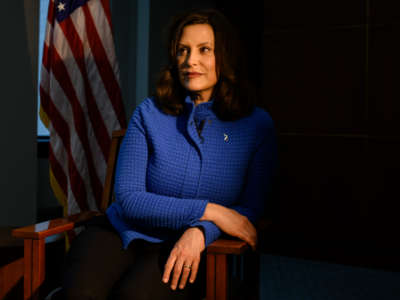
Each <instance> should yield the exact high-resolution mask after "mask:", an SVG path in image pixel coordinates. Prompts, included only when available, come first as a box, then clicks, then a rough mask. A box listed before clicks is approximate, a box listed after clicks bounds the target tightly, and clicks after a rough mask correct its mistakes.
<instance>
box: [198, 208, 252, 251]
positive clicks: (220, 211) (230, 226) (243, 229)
mask: <svg viewBox="0 0 400 300" xmlns="http://www.w3.org/2000/svg"><path fill="white" fill-rule="evenodd" d="M203 220H207V221H212V222H214V223H215V225H217V226H218V228H219V229H221V230H222V231H223V232H225V233H227V234H229V235H231V236H234V237H237V238H239V239H241V240H243V241H245V242H246V243H248V244H249V245H250V246H251V247H252V248H253V250H255V249H256V246H257V230H256V228H255V227H254V225H253V224H252V223H251V222H250V221H249V219H248V218H247V217H246V216H243V215H242V214H240V213H238V212H237V211H236V210H233V209H231V208H228V207H225V206H222V205H219V204H215V203H208V204H207V206H206V209H205V212H204V215H203V216H202V217H201V218H200V221H203Z"/></svg>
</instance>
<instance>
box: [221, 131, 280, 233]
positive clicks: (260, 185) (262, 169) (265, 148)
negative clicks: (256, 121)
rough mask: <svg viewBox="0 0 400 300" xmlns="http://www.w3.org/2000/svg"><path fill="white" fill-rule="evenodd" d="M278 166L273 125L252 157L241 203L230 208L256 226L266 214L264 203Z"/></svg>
mask: <svg viewBox="0 0 400 300" xmlns="http://www.w3.org/2000/svg"><path fill="white" fill-rule="evenodd" d="M277 166H278V155H277V144H276V134H275V130H274V127H273V125H272V126H270V127H269V128H267V129H266V135H265V137H264V139H263V141H262V142H261V144H260V145H259V146H258V147H257V149H256V151H255V153H254V155H253V157H252V160H251V162H250V165H249V169H248V173H247V179H246V183H245V186H244V190H243V192H242V194H241V197H240V200H239V202H238V203H237V204H235V205H232V206H230V207H229V208H232V209H234V210H236V211H237V212H238V213H240V214H242V215H244V216H246V217H247V218H248V219H249V221H250V222H252V223H253V224H254V225H255V223H256V222H257V220H258V219H259V217H261V215H262V213H263V212H264V208H265V202H264V201H265V200H267V198H268V196H269V195H270V194H271V193H270V190H271V188H272V182H273V177H274V176H275V175H276V172H277Z"/></svg>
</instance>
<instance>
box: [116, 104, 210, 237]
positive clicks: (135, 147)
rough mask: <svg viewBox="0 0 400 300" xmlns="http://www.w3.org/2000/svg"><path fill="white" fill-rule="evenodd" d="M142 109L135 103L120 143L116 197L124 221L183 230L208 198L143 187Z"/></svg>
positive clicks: (200, 213) (144, 144) (146, 148)
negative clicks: (168, 192) (185, 197)
mask: <svg viewBox="0 0 400 300" xmlns="http://www.w3.org/2000/svg"><path fill="white" fill-rule="evenodd" d="M141 120H142V116H141V109H140V107H138V108H137V109H136V110H135V112H134V113H133V116H132V118H131V121H130V122H129V125H128V129H127V131H126V134H125V137H124V139H123V141H122V143H121V147H120V151H119V155H118V160H117V166H116V173H115V188H114V191H115V197H116V202H117V204H118V205H119V206H120V207H121V208H122V214H123V217H124V219H125V220H126V221H128V222H130V223H133V224H136V225H139V226H141V227H145V228H159V229H164V228H165V229H172V230H182V229H185V228H187V227H189V226H191V225H192V224H193V223H194V222H197V221H198V219H200V218H201V217H202V216H203V214H204V210H205V207H206V205H207V203H208V200H202V199H182V198H175V197H168V196H164V195H159V194H154V193H150V192H147V190H146V169H147V161H148V154H149V150H150V149H149V146H148V143H147V140H146V134H145V128H144V126H143V124H142V123H143V122H142V121H141Z"/></svg>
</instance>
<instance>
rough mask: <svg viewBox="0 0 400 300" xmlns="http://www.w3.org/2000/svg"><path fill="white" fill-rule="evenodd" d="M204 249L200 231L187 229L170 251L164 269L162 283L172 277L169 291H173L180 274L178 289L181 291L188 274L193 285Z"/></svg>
mask: <svg viewBox="0 0 400 300" xmlns="http://www.w3.org/2000/svg"><path fill="white" fill-rule="evenodd" d="M204 249H205V239H204V234H203V232H202V230H201V229H200V228H198V227H191V228H189V229H187V230H186V231H185V232H184V233H183V234H182V236H181V238H180V239H179V240H178V241H177V242H176V243H175V246H174V248H173V249H172V250H171V253H170V255H169V257H168V260H167V262H166V264H165V267H164V275H163V279H162V280H163V282H164V283H167V282H168V281H169V278H170V275H172V282H171V289H173V290H175V289H176V287H177V285H178V280H179V277H181V274H182V277H181V281H180V285H179V288H180V289H183V288H184V287H185V285H186V282H187V279H188V277H189V274H190V282H191V283H193V282H194V281H195V279H196V275H197V271H198V269H199V265H200V254H201V252H202V251H203V250H204ZM184 266H185V267H184ZM186 266H190V267H191V268H188V267H186ZM172 270H173V273H172V274H171V272H172Z"/></svg>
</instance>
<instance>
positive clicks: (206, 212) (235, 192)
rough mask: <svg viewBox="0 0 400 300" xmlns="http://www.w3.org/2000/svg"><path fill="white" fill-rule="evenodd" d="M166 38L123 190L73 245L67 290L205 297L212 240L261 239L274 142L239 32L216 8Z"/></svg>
mask: <svg viewBox="0 0 400 300" xmlns="http://www.w3.org/2000/svg"><path fill="white" fill-rule="evenodd" d="M168 48H169V66H168V67H167V68H166V69H165V70H164V71H163V72H162V74H161V77H160V80H159V82H158V85H157V91H156V95H155V96H154V97H151V98H147V99H145V100H144V101H143V102H142V103H141V104H140V105H139V106H138V107H137V108H136V110H135V112H134V113H133V116H132V118H131V120H130V123H129V126H128V129H127V132H126V135H125V137H124V140H123V142H122V144H121V148H120V152H119V156H118V162H117V169H116V178H115V197H116V201H115V202H114V203H113V204H112V205H111V206H110V207H109V208H108V210H107V217H104V218H98V219H97V220H96V221H95V222H93V224H92V225H91V226H89V227H88V229H87V230H85V231H84V232H83V233H82V234H80V235H79V236H78V237H77V238H76V239H75V241H74V242H73V244H72V247H71V250H70V252H69V254H68V257H67V263H66V266H67V268H66V272H65V278H64V284H63V288H64V292H65V296H66V298H67V299H107V297H108V299H196V297H197V298H199V297H200V298H202V297H204V295H205V289H204V287H205V281H204V279H205V278H204V276H205V259H204V254H205V251H204V249H205V248H206V247H207V246H208V245H209V244H210V243H212V242H213V241H215V240H216V239H217V238H218V237H219V236H220V235H221V234H228V235H230V236H234V237H237V238H239V239H242V240H244V241H246V242H247V243H248V244H250V246H251V247H252V248H253V249H255V248H256V245H257V233H256V230H255V228H254V225H253V224H254V223H255V222H256V220H257V218H258V217H259V215H260V213H262V212H263V202H264V200H265V198H266V197H267V195H268V191H269V189H270V182H271V176H272V175H273V173H274V169H275V165H276V144H275V139H274V129H273V122H272V120H271V118H270V116H269V114H268V113H267V112H265V111H264V110H262V109H261V108H259V107H256V106H255V105H254V98H253V97H251V95H250V94H251V93H250V89H249V88H248V87H247V84H246V81H245V80H244V78H242V77H241V75H242V74H243V69H242V68H241V66H240V63H239V62H238V60H237V58H238V57H240V52H239V50H240V48H239V45H238V44H237V42H236V39H235V37H234V31H233V30H232V28H231V26H230V25H229V23H228V22H227V20H226V19H225V17H224V16H223V15H221V14H220V13H218V12H217V11H215V10H196V11H190V12H187V13H184V14H182V15H179V16H178V17H176V18H175V19H174V21H173V22H172V25H171V28H170V38H169V47H168ZM104 258H105V259H104Z"/></svg>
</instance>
